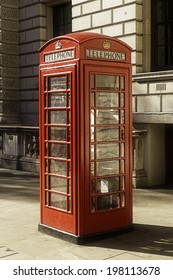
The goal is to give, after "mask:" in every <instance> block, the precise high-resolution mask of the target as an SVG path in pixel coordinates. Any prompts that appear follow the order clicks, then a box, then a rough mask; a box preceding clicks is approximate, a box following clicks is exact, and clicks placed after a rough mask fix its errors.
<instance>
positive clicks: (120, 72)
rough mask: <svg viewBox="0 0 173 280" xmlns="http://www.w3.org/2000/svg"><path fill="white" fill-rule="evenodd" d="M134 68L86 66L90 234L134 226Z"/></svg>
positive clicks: (85, 226)
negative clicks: (132, 92) (132, 114)
mask: <svg viewBox="0 0 173 280" xmlns="http://www.w3.org/2000/svg"><path fill="white" fill-rule="evenodd" d="M129 71H130V70H129V69H128V68H122V69H121V68H120V67H117V68H116V67H107V66H103V65H102V67H98V66H94V65H92V66H86V67H85V73H86V75H85V79H86V80H85V85H86V92H85V97H86V99H85V112H88V113H89V114H88V116H86V119H85V126H86V131H87V132H86V135H90V136H89V138H88V142H87V143H86V146H85V159H86V162H87V161H88V163H87V164H86V167H88V169H87V170H86V173H85V175H86V176H85V181H86V198H87V199H86V200H85V203H86V204H85V217H86V218H85V225H84V231H85V234H92V233H95V232H104V231H109V230H115V229H120V228H123V227H126V226H127V227H128V226H129V225H131V219H132V217H131V215H132V213H131V212H132V211H131V203H132V202H131V200H132V199H131V163H130V158H131V157H130V151H131V101H130V100H131V97H130V88H131V86H130V81H129V77H130V75H129ZM88 94H89V98H88ZM86 139H87V138H86ZM86 141H87V140H86ZM88 151H89V152H88Z"/></svg>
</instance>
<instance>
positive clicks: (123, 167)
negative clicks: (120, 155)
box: [121, 160, 125, 173]
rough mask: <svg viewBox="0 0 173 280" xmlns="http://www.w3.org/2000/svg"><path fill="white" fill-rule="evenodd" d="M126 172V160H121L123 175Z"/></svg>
mask: <svg viewBox="0 0 173 280" xmlns="http://www.w3.org/2000/svg"><path fill="white" fill-rule="evenodd" d="M124 172H125V160H121V173H124Z"/></svg>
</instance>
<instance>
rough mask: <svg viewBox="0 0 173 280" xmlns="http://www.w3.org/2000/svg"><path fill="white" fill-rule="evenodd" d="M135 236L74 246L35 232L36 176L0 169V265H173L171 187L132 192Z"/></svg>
mask: <svg viewBox="0 0 173 280" xmlns="http://www.w3.org/2000/svg"><path fill="white" fill-rule="evenodd" d="M133 204H134V231H131V232H127V233H123V234H119V235H116V236H113V237H109V238H105V239H102V240H99V241H94V242H92V243H88V244H86V245H76V244H72V243H69V242H66V241H64V240H60V239H57V238H54V237H52V236H48V235H45V234H43V233H41V232H39V231H38V223H39V215H40V213H39V212H40V210H39V177H38V175H37V174H33V173H30V172H24V171H16V170H8V169H3V168H0V259H1V260H29V259H32V260H45V259H47V260H144V259H146V260H173V188H172V189H161V188H157V189H156V188H155V189H148V190H146V189H134V190H133Z"/></svg>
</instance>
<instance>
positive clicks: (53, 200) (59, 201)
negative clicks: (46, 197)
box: [50, 193, 67, 210]
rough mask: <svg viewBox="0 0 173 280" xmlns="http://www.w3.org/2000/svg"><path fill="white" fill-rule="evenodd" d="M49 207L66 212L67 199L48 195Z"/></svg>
mask: <svg viewBox="0 0 173 280" xmlns="http://www.w3.org/2000/svg"><path fill="white" fill-rule="evenodd" d="M50 206H52V207H55V208H58V209H62V210H66V209H67V197H66V196H64V195H60V194H56V193H50Z"/></svg>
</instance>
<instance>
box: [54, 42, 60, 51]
mask: <svg viewBox="0 0 173 280" xmlns="http://www.w3.org/2000/svg"><path fill="white" fill-rule="evenodd" d="M61 48H62V44H61V42H57V43H56V45H55V49H56V50H59V49H61Z"/></svg>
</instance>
